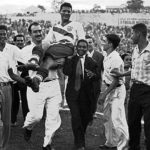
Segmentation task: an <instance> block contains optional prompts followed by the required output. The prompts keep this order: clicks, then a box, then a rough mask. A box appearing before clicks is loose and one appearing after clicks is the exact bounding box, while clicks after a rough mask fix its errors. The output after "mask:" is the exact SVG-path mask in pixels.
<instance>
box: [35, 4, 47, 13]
mask: <svg viewBox="0 0 150 150" xmlns="http://www.w3.org/2000/svg"><path fill="white" fill-rule="evenodd" d="M37 7H38V8H40V9H41V11H42V12H44V13H45V10H46V9H45V7H44V6H42V5H38V6H37Z"/></svg>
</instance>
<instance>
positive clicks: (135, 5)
mask: <svg viewBox="0 0 150 150" xmlns="http://www.w3.org/2000/svg"><path fill="white" fill-rule="evenodd" d="M143 3H144V2H143V0H128V1H127V8H128V9H129V11H130V12H134V13H138V12H140V9H142V8H144V6H143Z"/></svg>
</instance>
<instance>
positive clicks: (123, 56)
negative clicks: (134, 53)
mask: <svg viewBox="0 0 150 150" xmlns="http://www.w3.org/2000/svg"><path fill="white" fill-rule="evenodd" d="M126 56H131V55H130V54H129V53H124V54H122V55H121V58H122V60H123V61H124V59H125V57H126Z"/></svg>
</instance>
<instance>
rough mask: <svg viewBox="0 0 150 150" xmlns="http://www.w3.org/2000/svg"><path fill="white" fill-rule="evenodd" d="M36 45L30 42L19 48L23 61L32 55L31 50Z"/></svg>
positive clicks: (26, 60)
mask: <svg viewBox="0 0 150 150" xmlns="http://www.w3.org/2000/svg"><path fill="white" fill-rule="evenodd" d="M35 46H36V45H35V44H34V43H33V42H32V43H31V44H30V45H27V46H25V47H24V48H23V49H22V50H21V54H22V57H23V59H24V61H25V63H27V62H28V61H29V60H30V59H31V57H32V50H33V48H34V47H35Z"/></svg>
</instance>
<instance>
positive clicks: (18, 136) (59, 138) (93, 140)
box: [7, 108, 144, 150]
mask: <svg viewBox="0 0 150 150" xmlns="http://www.w3.org/2000/svg"><path fill="white" fill-rule="evenodd" d="M98 109H99V108H98ZM60 114H61V118H62V124H61V127H60V128H59V130H58V131H57V132H56V134H55V136H54V138H53V146H54V148H55V149H56V150H74V145H73V134H72V130H71V126H70V120H71V117H70V112H69V111H61V112H60ZM18 124H19V125H18V126H17V127H12V128H11V137H10V141H9V145H8V148H7V150H42V144H43V137H44V119H42V120H41V122H40V123H39V124H37V126H36V127H35V129H34V130H33V134H32V137H31V140H30V141H29V142H28V143H27V142H26V141H25V140H24V138H23V129H22V126H23V118H22V114H21V112H19V115H18ZM142 137H143V136H142ZM143 139H144V138H142V143H144V140H143ZM104 142H105V137H104V127H103V119H102V118H101V116H99V117H98V118H97V119H95V120H94V121H93V124H92V125H91V126H89V127H88V129H87V134H86V148H87V149H86V150H99V149H98V146H99V145H100V144H103V143H104ZM142 145H144V144H142ZM142 150H144V146H142Z"/></svg>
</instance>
